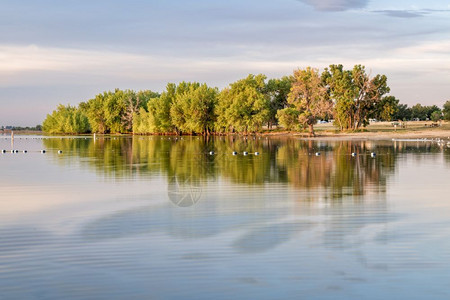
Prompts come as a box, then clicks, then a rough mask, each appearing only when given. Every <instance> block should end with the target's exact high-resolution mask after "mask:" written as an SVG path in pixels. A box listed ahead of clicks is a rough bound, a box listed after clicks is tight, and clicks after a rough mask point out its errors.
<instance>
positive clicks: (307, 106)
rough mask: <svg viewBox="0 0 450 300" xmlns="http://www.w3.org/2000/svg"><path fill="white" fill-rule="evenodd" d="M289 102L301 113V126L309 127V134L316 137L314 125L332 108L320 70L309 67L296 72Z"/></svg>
mask: <svg viewBox="0 0 450 300" xmlns="http://www.w3.org/2000/svg"><path fill="white" fill-rule="evenodd" d="M288 102H289V104H291V105H292V106H293V107H294V108H295V109H296V110H297V111H298V112H299V122H300V124H302V125H304V126H308V128H309V134H310V135H311V136H314V135H315V133H314V124H315V123H317V120H318V119H319V118H321V117H324V116H326V115H327V114H328V113H329V112H330V111H331V108H332V103H331V101H329V99H328V97H327V91H326V87H325V85H324V83H323V81H322V79H321V77H320V75H319V70H317V69H313V68H311V67H307V68H306V69H298V70H295V71H294V75H293V76H292V87H291V91H290V93H289V95H288Z"/></svg>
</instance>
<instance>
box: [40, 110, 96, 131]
mask: <svg viewBox="0 0 450 300" xmlns="http://www.w3.org/2000/svg"><path fill="white" fill-rule="evenodd" d="M42 129H43V131H44V132H47V133H69V134H77V133H87V132H89V131H90V127H89V121H88V118H87V117H86V115H85V114H84V113H83V112H82V111H81V110H80V109H78V108H76V107H73V106H70V105H67V106H65V105H62V104H60V105H59V106H58V107H57V109H56V110H54V111H53V112H52V114H51V115H50V114H49V115H47V117H46V119H45V120H44V122H43V123H42Z"/></svg>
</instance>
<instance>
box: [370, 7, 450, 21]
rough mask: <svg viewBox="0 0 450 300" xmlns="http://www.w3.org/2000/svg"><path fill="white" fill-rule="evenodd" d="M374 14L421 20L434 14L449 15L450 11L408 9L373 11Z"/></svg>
mask: <svg viewBox="0 0 450 300" xmlns="http://www.w3.org/2000/svg"><path fill="white" fill-rule="evenodd" d="M372 12H373V13H379V14H383V15H386V16H389V17H394V18H406V19H409V18H419V17H424V16H426V15H431V14H434V13H448V12H450V10H448V9H419V10H407V9H398V10H390V9H384V10H373V11H372Z"/></svg>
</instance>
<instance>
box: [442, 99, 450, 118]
mask: <svg viewBox="0 0 450 300" xmlns="http://www.w3.org/2000/svg"><path fill="white" fill-rule="evenodd" d="M442 112H443V114H444V120H447V121H450V101H447V102H445V104H444V109H443V110H442Z"/></svg>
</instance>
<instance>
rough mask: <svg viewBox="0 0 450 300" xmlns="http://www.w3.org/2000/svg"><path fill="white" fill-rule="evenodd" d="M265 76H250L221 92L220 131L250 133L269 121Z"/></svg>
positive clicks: (219, 99) (218, 111) (218, 115)
mask: <svg viewBox="0 0 450 300" xmlns="http://www.w3.org/2000/svg"><path fill="white" fill-rule="evenodd" d="M265 79H266V76H265V75H262V74H259V75H256V76H255V75H252V74H250V75H248V76H247V78H244V79H241V80H238V81H236V82H234V83H232V84H230V87H228V88H225V89H224V90H222V91H221V93H220V94H219V97H218V105H217V110H216V111H217V123H216V128H217V130H218V131H222V132H223V131H225V132H234V131H236V132H241V133H248V132H253V131H256V130H259V129H261V128H262V125H263V124H264V123H265V122H267V121H268V119H269V100H268V99H267V97H266V96H265V95H264V93H263V92H264V88H265V82H264V80H265Z"/></svg>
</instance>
